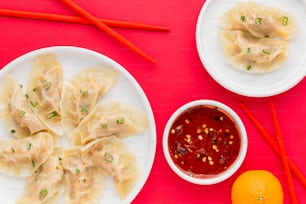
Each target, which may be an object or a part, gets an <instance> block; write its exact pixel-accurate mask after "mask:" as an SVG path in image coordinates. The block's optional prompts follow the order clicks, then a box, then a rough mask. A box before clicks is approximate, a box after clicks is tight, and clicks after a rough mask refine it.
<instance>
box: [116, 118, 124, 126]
mask: <svg viewBox="0 0 306 204" xmlns="http://www.w3.org/2000/svg"><path fill="white" fill-rule="evenodd" d="M116 123H117V124H119V125H122V124H123V123H124V118H119V119H117V120H116Z"/></svg>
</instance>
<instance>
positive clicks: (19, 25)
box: [0, 0, 306, 204]
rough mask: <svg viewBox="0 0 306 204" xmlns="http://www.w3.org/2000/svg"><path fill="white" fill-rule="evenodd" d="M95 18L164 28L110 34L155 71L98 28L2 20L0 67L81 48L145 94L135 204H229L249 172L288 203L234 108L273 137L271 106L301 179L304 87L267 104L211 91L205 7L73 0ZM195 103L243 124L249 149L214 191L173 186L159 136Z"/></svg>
mask: <svg viewBox="0 0 306 204" xmlns="http://www.w3.org/2000/svg"><path fill="white" fill-rule="evenodd" d="M75 2H76V3H78V4H79V5H80V6H82V7H83V8H85V9H87V10H88V11H89V12H91V13H92V14H94V15H96V16H98V17H101V18H111V19H124V20H130V21H138V22H144V23H151V24H158V25H165V26H168V27H170V29H171V31H170V32H151V31H135V30H125V29H116V30H117V31H118V32H119V33H120V34H122V35H123V36H124V37H126V38H128V39H129V40H130V41H131V42H133V43H135V44H136V45H137V46H138V47H140V48H141V49H142V50H143V51H145V52H146V53H147V54H148V55H150V56H151V57H153V58H154V59H155V60H156V61H157V64H152V63H150V62H148V61H146V60H145V59H144V58H142V57H140V56H138V55H136V54H135V53H134V52H132V51H131V50H129V49H127V48H126V47H124V46H123V45H121V44H119V43H118V42H117V41H115V40H113V39H112V38H111V37H109V36H108V35H106V34H105V33H103V32H101V31H99V30H97V29H96V28H93V27H90V26H84V25H74V24H66V23H54V22H44V21H34V20H25V19H15V18H5V17H0V29H1V32H0V39H1V43H0V67H3V66H4V65H6V64H7V63H8V62H10V61H11V60H13V59H15V58H16V57H18V56H20V55H22V54H25V53H27V52H29V51H32V50H35V49H38V48H43V47H48V46H59V45H72V46H80V47H85V48H88V49H92V50H95V51H98V52H100V53H102V54H105V55H107V56H109V57H110V58H112V59H114V60H115V61H117V62H119V63H120V64H121V65H123V66H124V67H125V68H126V69H127V70H128V71H129V72H130V73H131V74H132V75H133V76H134V77H135V78H136V80H137V81H138V82H139V84H140V85H141V86H142V88H143V89H144V91H145V93H146V94H147V96H148V98H149V101H150V103H151V105H152V109H153V112H154V115H155V120H156V127H157V149H156V157H155V161H154V165H153V168H152V171H151V174H150V176H149V178H148V181H147V182H146V184H145V186H144V187H143V189H142V190H141V192H140V194H139V195H138V196H137V197H136V198H135V200H134V201H133V203H134V204H138V203H139V204H143V203H158V204H162V203H169V202H171V203H174V202H175V203H176V204H180V203H200V202H205V203H213V204H218V203H220V204H221V203H222V204H226V203H230V189H231V185H232V183H233V181H234V179H235V178H236V177H237V176H238V175H239V174H240V173H242V172H244V171H246V170H251V169H265V170H269V171H271V172H272V173H273V174H274V175H276V176H277V177H278V179H279V180H280V181H281V183H282V185H283V188H284V193H285V204H287V203H290V199H289V197H288V191H287V187H286V182H285V179H284V178H285V177H284V171H283V167H282V165H281V162H280V160H279V159H278V157H277V156H276V155H275V153H274V152H273V151H272V150H271V148H270V147H269V146H268V145H267V144H266V142H265V141H264V140H263V138H262V136H261V135H260V134H259V133H258V131H257V130H256V129H255V127H254V126H253V124H252V123H250V121H249V120H248V118H247V117H246V115H245V114H244V113H243V112H242V110H241V109H240V107H239V103H240V102H242V103H244V104H245V105H246V106H247V107H249V108H250V109H251V110H252V112H253V113H254V114H255V115H256V116H257V117H258V119H259V120H260V121H261V123H262V124H263V126H264V127H265V128H266V129H267V130H268V131H269V132H270V133H271V134H272V135H273V136H275V131H274V127H273V121H272V116H271V113H270V110H269V103H270V102H274V103H275V106H276V108H277V114H278V116H279V121H280V124H281V128H282V133H283V136H284V140H285V146H286V150H287V154H288V155H289V157H290V158H291V159H292V160H293V161H294V163H295V164H296V165H297V167H298V168H299V169H300V170H301V171H302V173H303V174H304V175H306V163H305V156H306V148H305V147H306V137H305V132H304V130H305V125H306V124H305V118H306V110H305V104H306V95H305V91H306V81H305V80H303V81H302V82H301V83H299V84H298V85H297V86H295V87H294V88H292V89H291V90H289V91H287V92H286V93H283V94H280V95H277V96H273V97H267V98H248V97H244V96H239V95H236V94H234V93H232V92H230V91H228V90H226V89H224V88H222V87H221V86H220V85H219V84H218V83H216V82H215V81H214V80H213V79H212V78H211V77H210V76H209V75H208V73H207V72H206V71H205V69H204V67H203V65H202V64H201V62H200V60H199V57H198V54H197V50H196V45H195V27H196V21H197V16H198V13H199V11H200V9H201V7H202V5H203V4H204V2H205V0H192V1H182V0H155V1H150V0H129V1H126V0H104V1H99V0H90V1H88V0H75ZM0 8H14V9H23V10H31V11H45V12H53V13H60V14H69V15H74V13H73V12H71V11H70V10H69V9H67V8H66V7H65V6H64V5H63V4H62V3H60V1H54V0H44V1H37V0H26V1H24V0H12V1H1V2H0ZM196 99H214V100H218V101H220V102H223V103H225V104H227V105H228V106H230V107H232V108H233V109H234V110H235V111H236V112H237V113H238V115H239V116H240V117H241V119H242V120H243V122H244V123H245V126H246V129H247V132H248V137H249V148H248V153H247V157H246V160H245V162H244V163H243V165H242V167H241V168H240V169H239V171H238V172H237V173H236V174H234V176H233V177H232V178H230V179H228V180H227V181H225V182H222V183H220V184H216V185H213V186H199V185H193V184H190V183H187V182H185V181H183V180H181V179H180V178H178V177H177V176H176V175H175V174H174V173H173V172H172V171H171V170H170V168H169V167H168V165H167V163H166V161H165V159H164V156H163V152H162V133H163V129H164V126H165V124H166V122H167V119H168V118H169V117H170V115H171V114H172V113H173V112H174V111H175V110H176V109H177V108H178V107H179V106H181V105H183V104H184V103H186V102H189V101H192V100H196ZM294 184H295V189H296V193H297V196H298V200H299V203H305V202H306V191H305V188H304V187H303V186H302V185H301V184H300V182H298V180H297V179H296V178H294Z"/></svg>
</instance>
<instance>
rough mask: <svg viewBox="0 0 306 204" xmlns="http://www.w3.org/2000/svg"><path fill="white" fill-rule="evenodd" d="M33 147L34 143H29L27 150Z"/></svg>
mask: <svg viewBox="0 0 306 204" xmlns="http://www.w3.org/2000/svg"><path fill="white" fill-rule="evenodd" d="M31 148H32V143H31V142H30V143H28V145H27V150H31Z"/></svg>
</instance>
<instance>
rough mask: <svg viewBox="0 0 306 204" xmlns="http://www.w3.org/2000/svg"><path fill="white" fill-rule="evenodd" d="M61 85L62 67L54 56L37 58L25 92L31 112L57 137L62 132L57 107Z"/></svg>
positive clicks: (47, 55) (58, 108)
mask: <svg viewBox="0 0 306 204" xmlns="http://www.w3.org/2000/svg"><path fill="white" fill-rule="evenodd" d="M62 85H63V73H62V67H61V65H60V64H59V62H58V61H57V59H56V57H55V55H53V54H51V53H46V54H42V55H40V56H38V57H37V58H36V59H35V63H34V67H33V68H32V70H31V73H30V77H29V82H28V87H27V92H28V95H29V100H30V104H31V106H32V109H33V111H34V112H35V113H36V114H37V115H38V116H39V118H40V120H41V121H43V122H44V124H45V125H46V126H47V127H48V128H49V129H50V130H51V131H52V132H54V133H56V134H57V135H61V134H62V132H63V130H62V128H61V115H60V105H59V104H60V99H61V91H62Z"/></svg>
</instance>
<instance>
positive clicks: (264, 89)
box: [196, 0, 306, 97]
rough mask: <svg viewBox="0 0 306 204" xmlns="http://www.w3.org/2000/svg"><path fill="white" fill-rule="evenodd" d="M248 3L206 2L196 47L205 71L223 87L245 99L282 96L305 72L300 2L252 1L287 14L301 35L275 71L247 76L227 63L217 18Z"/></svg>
mask: <svg viewBox="0 0 306 204" xmlns="http://www.w3.org/2000/svg"><path fill="white" fill-rule="evenodd" d="M242 1H247V0H206V3H205V4H204V5H203V7H202V9H201V11H200V14H199V17H198V21H197V27H196V45H197V50H198V54H199V57H200V59H201V61H202V64H203V65H204V67H205V69H206V70H207V72H208V73H209V74H210V75H211V77H212V78H213V79H214V80H216V81H217V82H218V83H219V84H220V85H221V86H223V87H224V88H226V89H228V90H230V91H232V92H234V93H237V94H240V95H244V96H250V97H267V96H273V95H276V94H280V93H283V92H285V91H287V90H289V89H290V88H292V87H293V86H295V85H296V84H297V83H299V82H300V81H301V80H302V79H303V78H304V76H305V73H306V52H305V50H306V27H305V26H304V24H305V23H304V19H306V12H305V10H303V6H302V2H301V1H300V0H269V1H265V0H255V1H254V2H257V3H259V4H262V5H270V6H274V7H277V8H279V9H282V10H284V11H290V12H291V13H292V14H293V15H294V16H295V18H296V20H297V21H298V24H299V26H300V28H301V32H300V34H299V35H298V36H297V37H296V38H294V39H293V40H291V41H289V52H288V57H287V60H286V62H285V63H284V64H283V65H282V66H281V67H280V68H279V69H277V70H275V71H272V72H270V73H265V74H250V73H246V72H243V71H238V70H235V69H234V68H232V67H231V65H229V64H228V63H227V62H226V59H225V54H224V49H223V46H222V44H221V42H220V39H219V31H220V27H219V19H220V17H221V16H222V14H223V13H224V12H226V11H227V10H228V9H229V8H231V7H233V6H235V5H236V4H237V3H238V2H242Z"/></svg>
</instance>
